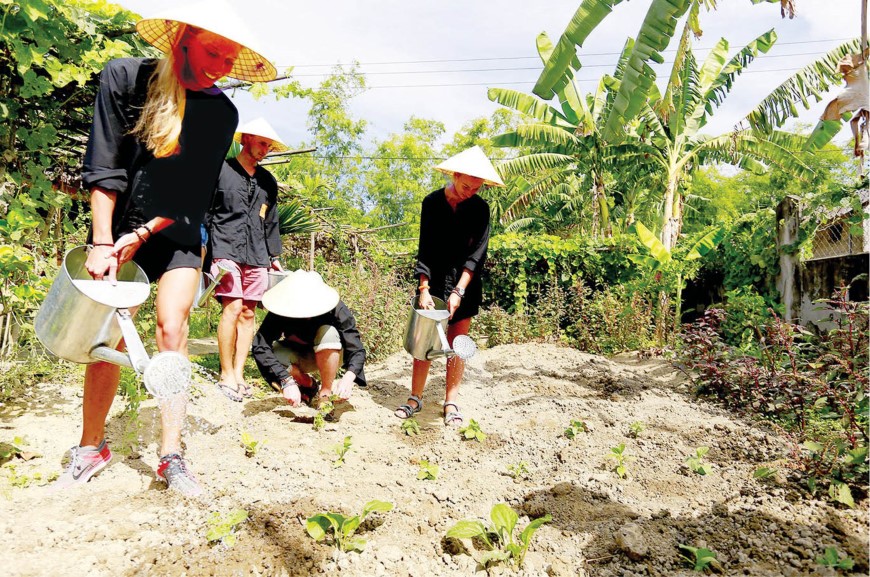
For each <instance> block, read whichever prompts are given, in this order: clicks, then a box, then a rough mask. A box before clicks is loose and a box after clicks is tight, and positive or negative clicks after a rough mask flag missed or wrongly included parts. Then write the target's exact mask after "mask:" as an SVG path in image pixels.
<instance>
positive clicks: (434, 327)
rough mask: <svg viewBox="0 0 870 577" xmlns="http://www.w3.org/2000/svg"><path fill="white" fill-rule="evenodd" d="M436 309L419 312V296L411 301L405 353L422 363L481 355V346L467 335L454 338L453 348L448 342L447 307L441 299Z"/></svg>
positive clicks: (436, 304) (436, 303)
mask: <svg viewBox="0 0 870 577" xmlns="http://www.w3.org/2000/svg"><path fill="white" fill-rule="evenodd" d="M432 300H433V301H435V308H434V309H418V308H416V307H415V306H414V305H415V304H416V303H417V298H416V297H415V298H414V299H413V300H412V301H411V314H410V315H409V316H408V324H407V326H406V327H405V343H404V344H405V350H406V351H408V352H409V353H410V354H411V356H412V357H414V358H415V359H417V360H418V361H431V360H432V359H436V358H438V357H447V358H451V357H454V356H457V357H459V358H460V359H463V360H465V359H470V358H471V357H473V356H474V354H475V353H476V352H477V345H476V344H474V341H473V340H471V338H470V337H468V336H466V335H458V336H456V337H455V338H454V339H453V348H450V344H449V343H448V342H447V319H448V318H449V317H450V313H449V312H447V304H446V303H445V302H444V301H442V300H441V299H439V298H435V297H432Z"/></svg>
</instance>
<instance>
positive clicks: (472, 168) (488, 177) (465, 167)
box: [435, 146, 504, 186]
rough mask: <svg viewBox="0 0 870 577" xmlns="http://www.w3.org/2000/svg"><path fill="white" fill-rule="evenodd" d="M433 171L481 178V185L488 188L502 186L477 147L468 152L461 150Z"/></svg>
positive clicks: (498, 177)
mask: <svg viewBox="0 0 870 577" xmlns="http://www.w3.org/2000/svg"><path fill="white" fill-rule="evenodd" d="M435 170H438V171H441V172H443V173H444V174H449V175H451V176H452V175H453V174H455V173H457V172H458V173H460V174H467V175H468V176H475V177H477V178H482V179H483V183H484V184H488V185H490V186H504V182H502V180H501V177H500V176H499V175H498V171H497V170H496V169H495V167H494V166H493V165H492V163H491V162H490V161H489V159H488V158H487V157H486V154H484V153H483V150H482V149H481V148H480V147H479V146H472V147H471V148H469V149H468V150H463V151H462V152H460V153H459V154H457V155H455V156H451V157H450V158H448V159H447V160H445V161H444V162H442V163H441V164H439V165H438V166H436V167H435Z"/></svg>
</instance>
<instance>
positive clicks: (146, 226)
mask: <svg viewBox="0 0 870 577" xmlns="http://www.w3.org/2000/svg"><path fill="white" fill-rule="evenodd" d="M142 228H144V229H145V230H147V231H148V238H151V237H152V236H154V231H153V230H151V227H150V226H148V225H147V224H143V225H142Z"/></svg>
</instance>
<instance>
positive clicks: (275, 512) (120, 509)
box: [0, 345, 868, 576]
mask: <svg viewBox="0 0 870 577" xmlns="http://www.w3.org/2000/svg"><path fill="white" fill-rule="evenodd" d="M410 367H411V363H410V359H409V358H408V356H407V355H405V354H397V355H394V356H392V357H390V358H388V359H387V360H386V361H384V362H383V363H381V364H379V365H375V366H370V367H368V368H367V371H366V372H367V374H368V377H369V380H370V383H371V384H370V386H369V387H368V389H367V390H357V391H356V392H355V394H354V397H353V399H352V400H351V403H349V404H346V405H344V406H342V407H340V408H339V409H338V410H337V412H336V420H335V421H333V422H331V423H329V424H328V425H327V426H326V428H325V429H324V430H322V431H320V432H315V431H314V430H312V426H311V424H310V422H311V416H312V415H313V412H312V411H311V409H307V408H305V409H291V408H289V407H288V406H287V405H286V404H284V403H283V402H282V400H281V399H279V398H276V397H275V396H274V395H273V394H272V393H268V394H267V395H266V396H265V397H264V398H261V399H257V400H251V401H248V402H246V403H244V404H235V403H230V402H228V401H227V400H226V399H225V398H224V397H223V396H222V395H221V394H220V393H219V392H218V391H217V390H215V389H214V388H213V387H211V386H208V385H206V384H201V385H199V386H198V389H199V395H198V396H195V397H194V398H193V399H192V400H191V402H190V407H189V414H190V416H189V419H188V430H187V432H186V435H185V439H186V444H187V447H186V450H187V455H188V457H189V459H190V461H191V463H192V467H193V469H194V470H195V471H196V472H197V474H198V476H199V478H200V480H201V481H202V483H203V484H204V485H205V486H206V487H207V488H208V494H207V497H206V498H204V499H201V500H197V501H193V500H191V501H184V500H181V499H178V498H177V497H175V496H174V495H173V494H170V493H168V492H166V491H165V490H164V489H163V487H162V486H161V485H160V484H158V483H157V482H156V481H155V480H154V473H153V471H154V468H155V467H156V464H157V453H156V451H157V440H158V438H159V434H158V433H159V428H158V425H157V421H156V410H155V407H154V405H153V403H146V404H144V405H143V408H142V410H141V416H140V419H139V425H138V426H132V427H131V424H130V423H129V422H128V421H127V419H126V418H125V417H122V416H121V414H120V409H121V406H120V405H121V403H120V401H118V402H116V407H115V411H114V412H113V414H112V417H111V419H110V423H109V428H108V431H109V432H108V435H109V442H110V444H111V446H112V448H113V450H114V451H115V459H114V461H113V462H112V464H111V465H110V466H109V467H107V468H106V469H105V470H104V471H103V472H102V473H101V474H100V475H99V476H98V477H96V478H95V479H94V480H92V481H91V482H90V483H88V484H87V485H86V486H84V487H82V488H81V489H80V490H77V491H74V492H70V493H66V494H61V495H47V494H46V493H45V491H44V488H43V487H39V486H36V484H35V483H34V484H32V485H31V486H29V487H26V488H21V487H19V486H13V485H24V484H26V483H25V482H23V481H21V479H22V478H31V479H32V478H33V477H34V476H35V474H36V473H40V474H42V475H45V474H48V473H49V472H51V471H55V470H58V469H59V468H60V464H61V460H62V458H63V449H64V447H66V446H69V445H72V444H73V443H74V441H75V440H76V439H77V438H78V419H79V414H80V410H81V409H80V404H81V400H80V397H81V386H80V384H79V383H74V384H69V385H63V384H62V385H58V384H44V385H41V386H39V387H36V388H34V389H33V390H31V391H30V394H29V396H28V397H27V398H22V399H20V400H19V401H17V402H16V403H12V404H9V405H7V406H4V407H0V431H2V433H0V440H7V439H11V438H12V437H14V436H24V437H26V440H27V446H28V448H30V449H32V450H34V451H36V452H39V453H41V454H42V455H43V457H42V458H37V459H34V460H32V461H28V462H21V461H16V462H15V463H14V464H15V469H14V475H15V478H10V475H9V468H8V465H7V466H6V467H4V468H3V469H2V471H4V472H6V479H5V480H4V479H2V475H0V487H2V491H3V492H4V493H5V496H6V498H5V499H0V533H2V534H3V535H4V539H3V542H4V545H5V549H6V555H7V563H6V564H5V566H4V570H3V572H4V574H8V575H15V576H24V575H54V574H67V575H112V576H117V575H142V574H146V575H148V574H150V575H307V574H310V573H322V572H329V573H333V572H335V571H340V572H341V573H342V574H346V575H360V576H363V575H365V576H371V575H376V576H377V575H411V576H417V575H420V576H422V575H456V574H471V573H473V572H474V571H475V569H478V570H479V569H480V568H479V567H477V563H476V562H475V561H474V559H473V558H472V556H470V555H469V554H468V553H469V552H470V553H473V554H478V552H477V551H474V545H473V544H472V543H471V542H465V541H462V542H459V541H454V540H452V539H445V537H444V536H445V533H446V531H447V529H448V528H449V527H450V526H452V525H453V524H454V523H455V522H456V521H457V520H460V519H470V518H480V519H488V515H489V511H490V509H491V507H492V505H494V504H495V503H498V502H507V503H509V504H510V505H511V506H513V507H514V509H516V510H517V511H518V512H519V513H520V514H521V516H523V518H522V519H521V521H520V526H523V525H524V524H525V523H526V522H528V518H533V517H539V516H541V515H544V514H546V513H549V514H551V515H552V516H553V520H552V522H551V523H549V524H547V525H544V526H543V527H542V528H541V529H540V530H539V531H538V533H537V534H536V536H535V541H534V543H533V545H532V550H531V552H530V553H529V555H528V557H527V558H526V567H525V569H524V570H523V571H521V572H520V574H524V575H529V576H533V575H534V576H543V575H549V576H557V575H566V576H567V575H578V574H579V575H590V576H610V575H613V576H617V575H619V576H623V575H694V574H696V573H694V572H693V571H691V570H690V568H688V567H687V566H686V565H685V564H684V563H683V562H682V561H681V560H680V558H679V553H680V552H679V550H678V544H680V543H682V544H686V545H691V546H695V547H699V546H700V547H707V548H709V549H712V550H714V551H716V552H717V554H718V559H719V561H720V563H721V565H722V567H723V570H724V572H725V573H726V574H733V575H738V574H739V575H759V576H760V575H770V576H780V575H833V574H835V573H833V572H832V570H830V569H826V568H823V567H821V566H820V565H818V564H817V563H816V562H815V558H816V557H817V556H818V555H821V554H822V553H823V552H824V549H825V547H830V546H834V547H837V548H838V549H839V550H840V551H841V552H843V553H846V554H848V555H849V556H850V557H852V558H853V559H854V560H855V561H856V566H855V569H854V571H855V572H856V573H858V574H866V572H867V552H866V542H867V538H868V529H867V520H868V516H867V500H866V499H865V500H864V501H862V502H860V503H859V506H858V508H857V509H855V510H844V509H841V508H835V507H833V506H831V505H829V504H827V503H824V502H820V501H812V500H807V499H806V498H805V497H804V496H802V495H800V494H799V492H798V489H797V488H796V487H795V486H793V485H790V484H788V483H786V482H784V481H782V480H780V481H779V482H777V481H776V480H773V481H766V482H760V481H757V480H754V479H753V478H752V472H753V471H754V470H755V469H756V468H757V467H758V466H761V465H770V464H771V463H773V462H775V461H776V460H777V459H778V458H781V457H782V456H784V455H786V454H787V450H788V447H786V446H785V444H784V442H783V441H782V440H781V439H779V438H777V437H776V436H774V435H773V434H772V433H770V432H769V431H766V430H764V429H761V428H759V427H758V426H757V425H753V424H752V423H748V422H744V421H741V420H739V419H737V418H735V417H734V416H733V415H729V414H728V413H727V412H725V411H723V410H722V409H720V408H718V407H716V406H713V405H709V404H707V403H704V402H698V401H697V400H695V399H692V398H690V397H689V396H687V395H686V393H685V392H684V391H685V389H686V387H685V384H684V383H683V382H682V380H681V378H680V375H679V373H678V372H677V371H675V370H673V369H672V368H670V367H669V365H667V364H666V363H664V362H662V361H650V360H647V361H639V360H637V359H635V358H633V357H622V358H619V359H606V358H603V357H599V356H595V355H589V354H585V353H581V352H578V351H575V350H573V349H569V348H562V347H557V346H554V345H523V346H519V345H511V346H501V347H496V348H493V349H490V350H485V351H482V352H481V353H479V355H478V356H477V357H475V358H474V359H473V360H472V361H471V362H470V363H469V366H468V370H467V373H466V379H465V384H464V385H463V390H462V398H461V404H462V409H463V411H464V412H465V414H466V416H467V417H471V418H474V419H475V420H477V421H478V422H479V423H480V425H481V428H482V429H483V431H484V432H485V433H486V434H487V435H488V436H487V438H486V440H485V441H484V442H483V443H477V442H474V441H462V440H460V438H459V435H458V434H457V433H456V431H455V430H451V429H446V428H445V427H444V426H443V425H442V424H441V401H442V400H443V392H444V364H443V362H436V363H435V364H434V366H433V372H432V377H431V378H430V382H429V386H428V387H427V390H426V394H425V396H424V404H425V406H424V409H423V411H422V412H421V413H420V414H419V415H418V421H419V423H420V426H421V428H422V431H421V434H420V435H419V436H416V437H408V436H405V435H404V434H403V433H402V432H401V430H400V428H399V425H400V421H399V419H397V418H395V417H394V416H393V415H392V412H393V410H394V408H395V407H396V406H398V405H399V404H401V403H403V402H404V401H405V399H406V397H407V394H408V387H409V384H410ZM575 419H576V420H582V421H584V422H585V423H586V425H587V427H588V429H589V430H588V431H587V432H579V433H578V434H577V435H576V436H575V438H573V439H569V438H567V437H565V436H564V434H563V432H564V430H565V428H566V427H567V426H568V424H569V423H570V421H571V420H575ZM634 422H640V423H642V424H643V426H644V428H643V430H642V431H641V432H640V434H639V436H638V437H637V438H632V437H631V436H630V435H629V427H630V425H631V424H632V423H634ZM242 433H247V434H249V435H250V436H251V437H253V438H254V439H257V440H262V439H266V440H267V442H266V445H265V446H264V448H263V449H261V450H260V451H258V452H257V453H256V455H254V456H253V457H246V456H245V450H244V448H243V447H242V443H241V436H242ZM348 435H349V436H351V437H352V449H351V451H350V452H349V453H348V454H347V456H346V459H345V461H346V463H345V465H344V466H343V467H341V468H334V467H333V461H334V459H335V454H334V453H333V451H332V447H333V446H334V445H337V444H339V443H341V442H342V440H343V439H344V437H345V436H348ZM622 443H624V444H625V453H626V454H627V455H628V456H629V460H628V461H627V463H626V467H627V471H628V477H627V478H625V479H621V478H619V477H618V476H617V474H616V473H614V472H613V471H612V469H613V461H612V460H611V459H607V458H606V455H607V454H609V453H610V452H611V448H613V447H617V446H618V445H620V444H622ZM700 446H707V447H710V451H709V453H708V454H707V456H706V461H707V462H708V463H709V467H710V472H709V473H708V474H707V475H704V476H701V475H697V474H695V473H694V472H692V471H691V470H689V469H688V468H687V467H686V464H685V461H686V458H687V457H688V456H689V455H691V454H694V451H695V449H696V448H697V447H700ZM421 460H428V461H430V462H432V463H435V464H437V465H438V466H439V467H440V473H439V474H438V477H437V479H436V480H431V481H420V480H417V472H418V470H419V463H420V461H421ZM520 462H523V463H524V464H525V467H526V468H527V470H528V476H527V478H524V479H516V480H515V479H514V478H512V477H511V476H510V475H509V474H508V467H509V466H516V465H518V464H519V463H520ZM783 476H784V475H783V474H782V471H781V474H780V477H783ZM16 479H17V480H18V483H13V481H15V480H16ZM371 499H380V500H385V501H389V502H391V503H393V504H394V505H395V508H394V510H393V511H391V512H389V513H385V514H383V515H376V516H373V517H370V520H368V521H367V522H366V523H364V524H363V526H362V528H361V531H362V533H361V536H362V537H363V538H365V539H366V540H367V541H368V545H367V547H366V549H365V550H364V551H363V552H362V553H349V554H344V553H335V552H334V551H333V549H332V548H331V547H329V546H327V545H324V544H318V543H315V542H314V541H313V540H312V539H310V538H309V537H308V535H307V534H306V533H305V529H304V521H305V519H306V518H307V517H309V516H311V515H313V514H315V513H318V512H322V511H327V510H330V511H337V512H342V513H344V514H357V513H359V512H360V510H361V508H362V506H363V504H364V503H365V502H366V501H369V500H371ZM236 509H244V510H245V511H247V513H248V520H247V521H246V522H244V523H243V524H242V525H240V526H239V531H238V540H237V542H236V543H235V545H233V546H232V547H228V546H226V545H225V544H218V545H210V544H209V543H208V541H207V538H206V533H207V531H208V529H209V526H210V525H209V519H210V517H211V516H212V514H213V513H214V512H218V513H220V514H227V513H229V512H230V511H233V510H236ZM617 534H622V535H624V536H623V537H620V543H621V545H617V542H616V536H617ZM629 554H631V557H633V558H636V559H637V560H632V559H631V558H630V557H629ZM502 572H504V570H502V569H495V570H493V571H492V573H493V574H499V573H502Z"/></svg>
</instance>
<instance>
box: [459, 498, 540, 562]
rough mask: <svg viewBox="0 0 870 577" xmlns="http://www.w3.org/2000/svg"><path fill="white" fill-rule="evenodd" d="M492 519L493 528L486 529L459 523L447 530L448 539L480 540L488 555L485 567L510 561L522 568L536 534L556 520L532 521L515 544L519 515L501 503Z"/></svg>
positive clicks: (475, 523) (483, 559) (484, 557)
mask: <svg viewBox="0 0 870 577" xmlns="http://www.w3.org/2000/svg"><path fill="white" fill-rule="evenodd" d="M489 516H490V518H491V519H492V525H484V524H483V523H481V522H480V521H477V520H473V521H472V520H465V521H459V522H458V523H456V524H455V525H454V526H453V527H451V528H450V529H448V530H447V536H448V537H452V538H454V539H475V538H477V539H480V540H481V541H483V543H484V544H485V545H486V547H487V551H486V552H485V553H484V554H483V555H481V557H480V559H479V560H478V561H479V562H480V564H481V565H483V566H484V567H488V566H489V565H492V564H495V563H501V562H505V561H507V562H509V563H510V564H513V565H516V566H517V567H518V568H521V567H522V566H523V562H524V561H525V559H526V553H527V552H528V550H529V545H531V543H532V537H533V536H534V534H535V531H537V530H538V528H539V527H540V526H541V525H543V524H544V523H549V522H550V521H551V520H552V519H553V518H552V517H551V516H550V515H549V514H547V515H544V516H543V517H540V518H538V519H535V520H534V521H531V522H530V523H529V524H528V525H526V528H525V529H523V530H522V532H521V533H520V536H519V539H518V540H516V541H515V540H514V528H515V527H516V525H517V521H518V520H519V515H517V512H516V511H514V510H513V509H511V507H510V506H509V505H507V504H505V503H498V504H496V505H494V506H493V508H492V511H491V512H490V514H489Z"/></svg>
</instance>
